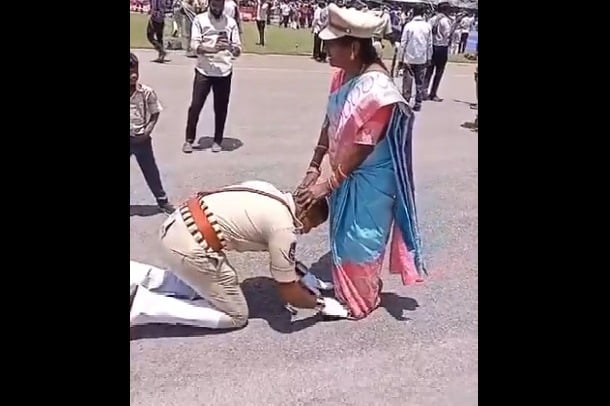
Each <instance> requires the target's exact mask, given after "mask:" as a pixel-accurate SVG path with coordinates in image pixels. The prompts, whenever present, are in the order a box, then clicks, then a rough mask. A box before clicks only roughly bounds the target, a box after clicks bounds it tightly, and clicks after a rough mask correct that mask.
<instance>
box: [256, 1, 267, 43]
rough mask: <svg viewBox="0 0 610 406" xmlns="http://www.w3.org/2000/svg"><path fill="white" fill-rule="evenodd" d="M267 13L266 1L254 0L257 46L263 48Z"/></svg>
mask: <svg viewBox="0 0 610 406" xmlns="http://www.w3.org/2000/svg"><path fill="white" fill-rule="evenodd" d="M268 12H269V2H268V0H256V28H257V29H258V44H259V45H260V46H262V47H264V46H265V24H266V22H267V13H268Z"/></svg>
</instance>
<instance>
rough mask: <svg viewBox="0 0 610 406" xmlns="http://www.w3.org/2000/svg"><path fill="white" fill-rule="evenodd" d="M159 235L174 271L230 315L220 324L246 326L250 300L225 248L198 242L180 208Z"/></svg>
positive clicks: (163, 226) (215, 305) (206, 298)
mask: <svg viewBox="0 0 610 406" xmlns="http://www.w3.org/2000/svg"><path fill="white" fill-rule="evenodd" d="M160 239H161V243H162V244H163V246H164V247H165V248H167V249H168V250H169V251H170V252H171V254H172V255H171V257H172V262H173V264H172V265H173V266H172V268H171V271H172V272H174V273H175V274H176V275H177V276H178V277H179V278H180V279H182V280H183V281H184V282H186V283H187V284H188V285H189V286H190V287H191V288H193V289H194V290H195V291H196V292H197V293H198V294H199V295H200V296H201V297H203V298H204V299H205V300H207V301H208V303H210V304H211V305H212V306H214V307H215V308H216V309H217V310H219V311H221V312H222V313H225V314H226V315H227V316H226V318H224V317H222V318H221V320H220V323H219V326H218V327H219V328H236V327H243V326H245V325H246V324H247V323H248V313H249V311H248V303H247V302H246V298H245V296H244V294H243V291H242V290H241V287H240V286H239V280H238V278H237V273H236V272H235V269H234V268H233V267H232V266H231V264H230V263H229V261H228V259H227V257H226V255H225V253H224V252H213V251H211V252H208V251H205V250H204V249H203V248H202V247H201V246H200V245H199V244H197V242H196V241H195V238H194V237H193V236H192V235H191V233H189V231H188V229H187V228H186V225H185V224H184V221H183V220H182V216H181V215H180V213H179V212H178V211H176V212H174V213H173V214H172V215H170V216H169V218H168V219H167V220H165V222H164V223H163V225H162V226H161V230H160Z"/></svg>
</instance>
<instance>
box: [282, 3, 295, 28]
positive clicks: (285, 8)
mask: <svg viewBox="0 0 610 406" xmlns="http://www.w3.org/2000/svg"><path fill="white" fill-rule="evenodd" d="M291 11H292V9H291V8H290V4H288V0H285V1H284V2H283V3H282V4H281V5H280V15H281V16H282V19H281V20H280V27H281V26H282V25H283V26H284V28H288V23H290V13H291Z"/></svg>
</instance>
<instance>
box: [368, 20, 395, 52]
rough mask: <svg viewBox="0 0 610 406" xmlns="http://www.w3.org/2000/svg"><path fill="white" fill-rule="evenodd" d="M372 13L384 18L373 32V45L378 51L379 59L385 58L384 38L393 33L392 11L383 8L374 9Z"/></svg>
mask: <svg viewBox="0 0 610 406" xmlns="http://www.w3.org/2000/svg"><path fill="white" fill-rule="evenodd" d="M370 13H371V14H373V15H375V16H376V17H379V18H381V19H382V20H383V23H382V24H381V25H379V26H378V27H377V28H376V29H375V32H374V33H373V47H374V48H375V51H377V56H378V57H379V59H383V38H385V36H386V35H389V34H391V33H392V21H391V20H390V13H388V12H387V11H383V10H381V11H380V10H373V11H370Z"/></svg>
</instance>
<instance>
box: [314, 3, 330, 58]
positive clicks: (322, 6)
mask: <svg viewBox="0 0 610 406" xmlns="http://www.w3.org/2000/svg"><path fill="white" fill-rule="evenodd" d="M327 24H328V10H327V9H326V3H324V2H323V1H321V2H319V3H318V5H317V6H316V9H315V10H314V12H313V21H312V24H311V31H312V32H313V59H315V60H316V61H318V62H326V52H324V46H323V44H322V40H321V39H320V37H319V36H318V34H319V33H320V31H322V29H323V28H324V27H326V25H327Z"/></svg>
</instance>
